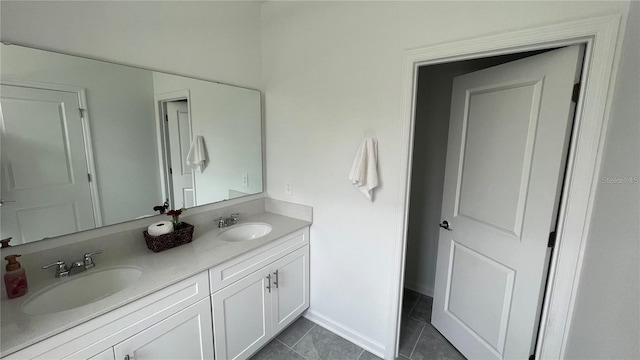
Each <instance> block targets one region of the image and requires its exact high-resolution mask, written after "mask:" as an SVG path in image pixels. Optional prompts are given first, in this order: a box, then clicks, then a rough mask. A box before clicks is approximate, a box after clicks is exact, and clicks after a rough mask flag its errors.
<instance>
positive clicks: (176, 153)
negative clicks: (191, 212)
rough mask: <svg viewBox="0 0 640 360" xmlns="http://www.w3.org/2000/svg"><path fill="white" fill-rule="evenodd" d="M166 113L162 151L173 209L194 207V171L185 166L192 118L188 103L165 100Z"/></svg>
mask: <svg viewBox="0 0 640 360" xmlns="http://www.w3.org/2000/svg"><path fill="white" fill-rule="evenodd" d="M164 111H165V115H166V116H165V125H166V126H165V140H168V141H166V143H165V149H166V153H167V157H166V159H167V162H168V164H167V165H168V166H167V168H168V169H169V171H168V175H167V177H168V179H167V181H166V184H168V188H169V192H168V194H169V203H170V204H171V207H172V208H175V209H179V208H182V207H186V208H191V207H194V206H195V191H194V186H193V180H194V179H193V170H192V169H191V168H190V167H189V166H187V163H186V160H187V154H188V153H189V148H190V147H191V139H192V135H191V117H190V116H189V103H188V101H187V100H177V101H167V102H165V103H164Z"/></svg>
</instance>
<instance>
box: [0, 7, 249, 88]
mask: <svg viewBox="0 0 640 360" xmlns="http://www.w3.org/2000/svg"><path fill="white" fill-rule="evenodd" d="M0 16H1V18H0V38H1V39H2V41H9V42H14V43H16V44H21V45H28V46H33V47H37V48H41V49H48V50H55V51H60V52H63V53H68V54H76V55H84V56H88V57H92V58H97V59H102V60H109V61H114V62H118V63H122V64H127V65H134V66H141V67H144V68H148V69H151V70H157V71H164V72H169V73H175V74H179V75H186V76H193V77H198V78H201V79H206V80H213V81H219V82H223V83H228V84H234V85H240V86H246V87H251V88H259V87H260V3H259V2H254V1H227V2H225V1H210V2H209V1H2V3H1V4H0Z"/></svg>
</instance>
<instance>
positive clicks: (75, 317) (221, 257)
mask: <svg viewBox="0 0 640 360" xmlns="http://www.w3.org/2000/svg"><path fill="white" fill-rule="evenodd" d="M246 222H265V223H269V224H271V226H272V228H273V229H272V231H271V232H270V233H269V234H267V235H265V236H264V237H262V238H259V239H256V240H251V241H244V242H224V241H220V240H218V239H217V236H218V234H219V233H220V231H221V230H220V229H218V228H217V227H216V226H215V225H214V224H211V225H210V226H200V227H196V229H195V232H194V235H193V241H192V242H191V243H189V244H185V245H182V246H178V247H176V248H173V249H169V250H166V251H163V252H159V253H154V252H152V251H151V250H149V249H147V248H146V245H144V238H143V236H142V233H141V232H140V236H139V241H140V242H141V243H142V244H143V246H136V247H132V251H131V252H130V253H127V256H120V257H116V258H111V259H109V258H108V257H105V260H104V261H100V258H97V259H96V264H97V265H96V267H95V268H94V269H95V270H99V269H103V268H107V267H113V266H134V267H137V268H139V269H140V270H142V276H141V277H140V279H139V280H138V281H137V282H136V283H134V284H133V285H131V286H129V287H127V288H125V289H123V290H121V291H120V292H118V293H115V294H113V295H111V296H109V297H106V298H104V299H101V300H99V301H96V302H93V303H91V304H88V305H84V306H81V307H78V308H75V309H71V310H67V311H62V312H58V313H54V314H47V315H27V314H25V313H24V312H22V310H21V308H22V305H23V303H24V302H25V301H26V300H28V299H29V297H30V296H32V295H33V294H36V293H37V292H39V291H40V290H42V289H43V288H45V287H47V286H50V285H52V284H54V283H56V282H64V281H69V280H70V279H73V276H74V275H71V276H70V277H68V278H66V279H56V278H54V277H53V276H51V277H50V278H47V279H46V280H43V281H40V282H37V283H31V281H30V282H29V293H28V294H27V295H25V296H23V297H20V298H17V299H12V300H3V301H2V302H1V304H0V310H1V318H0V320H1V329H0V357H2V356H6V355H9V354H11V353H13V352H16V351H18V350H21V349H23V348H25V347H27V346H29V345H32V344H35V343H36V342H38V341H41V340H44V339H46V338H48V337H51V336H53V335H55V334H58V333H61V332H63V331H65V330H67V329H69V328H71V327H73V326H76V325H79V324H82V323H84V322H86V321H88V320H90V319H93V318H95V317H98V316H100V315H103V314H105V313H107V312H109V311H112V310H114V309H117V308H119V307H121V306H123V305H126V304H128V303H131V302H133V301H135V300H137V299H140V298H142V297H144V296H146V295H149V294H151V293H153V292H155V291H158V290H160V289H163V288H165V287H167V286H169V285H172V284H174V283H176V282H178V281H181V280H184V279H186V278H189V277H191V276H193V275H196V274H198V273H200V272H202V271H205V270H207V269H210V268H212V267H214V266H216V265H218V264H221V263H223V262H225V261H227V260H230V259H232V258H234V257H236V256H238V255H241V254H244V253H246V252H248V251H251V250H254V249H256V248H258V247H260V246H263V245H265V244H268V243H270V242H272V241H274V240H276V239H279V238H281V237H282V236H285V235H287V234H290V233H292V232H294V231H297V230H300V229H302V228H304V227H306V226H309V225H311V223H310V222H307V221H302V220H297V219H293V218H289V217H285V216H281V215H276V214H273V213H269V212H264V213H260V214H256V215H251V216H247V217H246V218H243V219H241V220H240V221H238V224H242V223H246ZM94 269H91V270H88V271H87V272H90V271H92V270H94ZM30 270H31V269H27V276H28V273H29V271H30Z"/></svg>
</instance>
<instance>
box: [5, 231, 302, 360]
mask: <svg viewBox="0 0 640 360" xmlns="http://www.w3.org/2000/svg"><path fill="white" fill-rule="evenodd" d="M298 229H300V228H298ZM247 245H248V244H247ZM241 246H243V245H241ZM249 249H250V248H249ZM238 253H239V254H240V255H236V256H235V257H231V258H229V259H226V260H223V261H224V262H220V263H218V265H216V266H214V267H213V268H211V269H209V270H208V271H203V272H201V273H199V274H197V275H194V276H192V277H190V278H187V279H185V280H182V281H179V282H177V283H174V284H172V285H169V286H167V287H166V288H163V289H161V290H158V291H156V292H153V293H151V294H148V295H146V296H143V297H141V298H139V299H138V300H135V301H133V302H131V303H128V304H126V305H123V306H121V307H119V308H116V309H114V310H112V311H109V312H107V313H105V314H102V315H100V316H98V317H94V318H91V319H90V320H87V321H86V322H84V323H81V324H79V325H76V326H73V327H72V328H70V329H68V330H66V331H63V332H61V333H59V334H57V335H54V336H51V337H49V338H45V339H43V340H41V341H39V342H37V343H35V344H33V345H31V346H28V347H26V348H23V349H22V350H19V351H17V352H14V353H12V354H10V355H8V356H6V357H3V358H2V360H5V359H7V360H8V359H91V360H127V359H137V360H144V359H154V360H155V359H181V360H187V359H189V360H191V359H193V360H204V359H211V360H213V359H214V358H215V359H216V360H225V359H246V358H248V357H249V356H251V355H253V353H255V352H256V351H257V350H258V349H260V348H261V347H262V346H263V345H265V344H266V343H267V342H269V341H270V340H271V339H272V338H273V337H274V336H275V335H276V334H277V333H278V332H280V331H282V330H283V329H284V328H285V327H286V326H287V325H289V324H291V322H293V321H294V320H295V319H296V318H297V317H298V316H300V315H301V314H302V312H304V311H305V310H306V309H307V308H308V307H309V227H308V226H305V227H304V228H302V229H300V230H297V231H294V232H292V233H290V234H288V235H284V236H281V237H279V238H277V239H273V240H272V241H270V242H268V243H266V244H263V245H262V246H259V247H257V248H254V249H251V250H248V251H247V252H244V253H242V249H239V250H238ZM204 256H206V255H204ZM140 280H141V281H145V279H144V277H143V278H141V279H140ZM148 281H159V280H158V279H154V278H153V277H150V279H149V280H148ZM214 355H215V356H214Z"/></svg>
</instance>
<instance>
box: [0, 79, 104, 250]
mask: <svg viewBox="0 0 640 360" xmlns="http://www.w3.org/2000/svg"><path fill="white" fill-rule="evenodd" d="M0 90H1V92H2V99H1V105H2V118H1V119H2V166H1V167H2V178H1V180H0V182H1V183H2V186H1V196H2V199H3V200H4V204H3V205H2V207H0V209H1V221H2V224H1V225H2V237H3V238H6V237H13V241H12V243H13V244H16V245H17V244H22V243H26V242H30V241H35V240H40V239H42V238H45V237H51V236H57V235H62V234H67V233H71V232H75V231H80V230H87V229H93V228H94V227H95V226H96V220H95V218H94V209H93V206H94V204H93V202H92V195H91V189H90V186H89V182H90V177H89V171H88V164H87V153H86V151H88V149H86V148H85V139H84V136H85V135H84V133H83V131H84V129H83V124H82V117H81V114H82V110H80V109H81V106H80V101H79V97H78V93H77V92H70V91H61V90H57V89H45V88H36V87H29V86H14V85H6V84H3V85H2V88H1V89H0Z"/></svg>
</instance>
